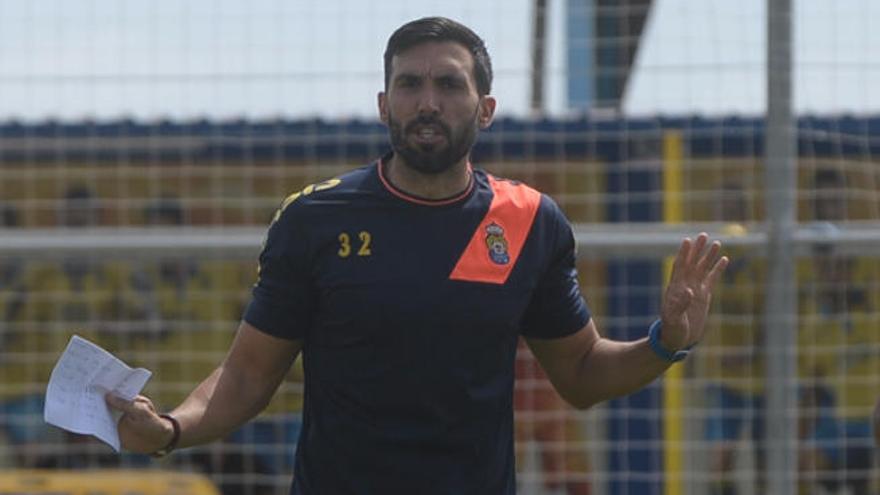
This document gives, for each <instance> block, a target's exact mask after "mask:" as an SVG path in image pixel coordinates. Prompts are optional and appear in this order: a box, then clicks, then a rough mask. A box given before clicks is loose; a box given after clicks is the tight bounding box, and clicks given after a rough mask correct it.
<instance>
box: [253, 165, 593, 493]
mask: <svg viewBox="0 0 880 495" xmlns="http://www.w3.org/2000/svg"><path fill="white" fill-rule="evenodd" d="M389 156H390V155H389ZM382 164H383V162H382V161H378V162H376V163H374V164H372V165H369V166H366V167H363V168H360V169H357V170H354V171H352V172H349V173H347V174H345V175H343V176H341V177H339V178H337V179H331V180H328V181H325V182H322V183H319V184H315V185H313V186H309V187H307V188H306V189H304V190H303V191H302V192H301V193H298V194H295V195H292V196H290V197H289V198H288V199H287V200H285V202H284V204H283V205H282V207H281V209H280V210H279V213H278V215H276V218H275V220H274V221H273V223H272V225H271V226H270V228H269V232H268V236H267V239H266V243H265V246H264V248H263V252H262V254H261V255H260V276H259V280H258V282H257V284H256V285H255V287H254V290H253V299H252V301H251V303H250V304H249V306H248V308H247V309H246V311H245V315H244V319H245V321H247V322H248V323H250V324H251V325H253V326H254V327H256V328H258V329H260V330H261V331H263V332H266V333H268V334H271V335H273V336H276V337H280V338H284V339H293V340H300V341H302V343H303V352H302V354H303V367H304V370H305V398H304V405H303V409H304V410H303V426H302V431H301V433H300V438H299V442H298V445H297V451H296V461H295V466H294V476H293V478H294V480H293V486H292V488H291V493H292V494H305V495H315V494H318V495H325V494H398V493H401V494H415V493H418V494H450V495H451V494H455V495H463V494H479V495H495V494H498V495H505V494H513V493H514V492H515V490H516V486H515V463H514V455H513V437H514V436H513V381H514V359H515V355H516V345H517V337H518V336H520V335H522V336H525V337H529V338H548V339H549V338H558V337H563V336H567V335H570V334H572V333H574V332H576V331H577V330H580V329H581V328H582V327H583V326H584V325H586V323H587V322H588V321H589V318H590V314H589V311H588V309H587V306H586V303H585V302H584V300H583V298H582V297H581V293H580V289H579V287H578V282H577V273H576V271H575V267H574V261H575V246H574V236H573V234H572V231H571V227H570V225H569V223H568V222H567V220H566V219H565V217H564V215H563V214H562V212H561V211H560V210H559V208H558V207H557V205H556V204H555V203H554V202H553V201H552V200H551V199H550V198H549V197H547V196H546V195H543V194H540V193H538V192H537V191H535V190H534V189H531V188H529V187H527V186H526V185H523V184H521V183H518V182H513V181H507V180H503V179H498V178H495V177H493V176H492V175H490V174H487V173H485V172H483V171H481V170H473V172H472V179H471V182H470V185H469V187H468V188H467V190H466V191H465V192H464V193H462V194H461V195H459V196H457V197H454V198H449V199H447V200H425V199H420V198H416V197H413V196H410V195H407V194H406V193H404V192H402V191H400V190H397V189H396V188H394V186H393V185H391V184H390V183H389V182H388V181H387V180H386V179H385V178H384V176H383V173H382V167H383V165H382Z"/></svg>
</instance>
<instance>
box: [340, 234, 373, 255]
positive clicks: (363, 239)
mask: <svg viewBox="0 0 880 495" xmlns="http://www.w3.org/2000/svg"><path fill="white" fill-rule="evenodd" d="M337 239H338V240H339V250H338V251H337V252H336V253H337V254H338V255H339V257H340V258H348V257H349V256H351V255H352V253H355V254H356V255H357V256H370V255H371V254H373V253H372V251H371V250H370V243H371V242H372V236H371V235H370V233H369V232H367V231H365V230H362V231H360V232H358V234H357V239H355V240H354V243H352V238H351V235H349V233H348V232H340V233H339V236H337Z"/></svg>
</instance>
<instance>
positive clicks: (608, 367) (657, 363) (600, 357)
mask: <svg viewBox="0 0 880 495" xmlns="http://www.w3.org/2000/svg"><path fill="white" fill-rule="evenodd" d="M670 364H671V363H669V362H668V361H665V360H663V359H661V358H660V357H659V356H657V354H655V353H654V351H653V350H652V349H651V347H650V346H649V345H648V339H646V338H644V339H640V340H637V341H633V342H619V341H614V340H609V339H605V338H602V339H599V340H598V341H596V343H595V344H594V345H593V346H592V348H591V349H590V351H589V352H588V353H587V354H585V355H584V357H583V358H582V360H581V366H580V369H579V371H578V374H579V377H578V380H577V382H578V383H580V384H581V386H580V387H579V390H578V393H577V395H578V396H577V397H576V398H573V400H572V402H573V403H574V405H575V406H577V407H583V408H586V407H589V406H591V405H594V404H597V403H599V402H603V401H606V400H609V399H613V398H615V397H620V396H622V395H627V394H630V393H633V392H635V391H637V390H639V389H641V388H642V387H644V386H645V385H647V384H649V383H651V382H652V381H654V379H656V378H657V377H658V376H660V375H661V374H662V373H663V372H664V371H666V369H668V368H669V365H670Z"/></svg>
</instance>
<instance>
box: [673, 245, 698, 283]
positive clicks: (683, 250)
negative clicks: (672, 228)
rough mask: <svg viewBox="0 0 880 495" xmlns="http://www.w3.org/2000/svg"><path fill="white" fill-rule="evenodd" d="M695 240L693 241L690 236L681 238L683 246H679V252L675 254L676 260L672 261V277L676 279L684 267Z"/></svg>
mask: <svg viewBox="0 0 880 495" xmlns="http://www.w3.org/2000/svg"><path fill="white" fill-rule="evenodd" d="M692 243H693V241H691V238H690V237H685V238H684V239H682V240H681V246H680V247H679V248H678V254H677V255H676V256H675V261H674V262H673V263H672V276H671V278H672V279H673V280H674V279H675V278H676V275H677V274H678V272H679V271H680V270H682V269H684V265H685V263H687V260H688V258H689V257H690V253H691V248H692V247H693V246H692Z"/></svg>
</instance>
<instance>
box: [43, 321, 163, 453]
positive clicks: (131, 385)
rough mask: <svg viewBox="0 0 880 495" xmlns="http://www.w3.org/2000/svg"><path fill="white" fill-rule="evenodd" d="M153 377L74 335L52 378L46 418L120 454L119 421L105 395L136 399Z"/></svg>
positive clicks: (50, 379)
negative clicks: (89, 436)
mask: <svg viewBox="0 0 880 495" xmlns="http://www.w3.org/2000/svg"><path fill="white" fill-rule="evenodd" d="M150 376H152V373H150V371H149V370H146V369H143V368H135V369H132V368H130V367H129V366H128V365H126V364H125V363H123V362H122V361H120V360H119V359H118V358H117V357H116V356H114V355H113V354H110V353H109V352H107V351H105V350H104V349H102V348H100V347H98V346H97V345H95V344H93V343H91V342H89V341H88V340H86V339H84V338H82V337H79V336H78V335H74V336H73V337H72V338H71V339H70V342H69V343H68V344H67V349H65V350H64V353H63V354H62V355H61V358H60V359H59V360H58V363H56V364H55V368H54V369H53V370H52V375H51V376H50V377H49V385H48V387H47V388H46V406H45V409H44V410H43V418H44V419H45V420H46V422H47V423H49V424H52V425H55V426H58V427H60V428H64V429H65V430H68V431H72V432H74V433H81V434H84V435H94V436H95V437H97V438H98V439H100V440H102V441H104V442H106V443H107V444H108V445H110V446H111V447H113V448H114V449H115V450H116V451H117V452H119V448H120V445H119V431H118V430H117V429H116V422H117V420H118V419H119V418H118V415H116V414H114V412H112V411H111V410H110V408H109V407H108V406H107V403H106V402H105V401H104V396H105V395H106V394H107V393H108V392H112V393H113V394H115V395H118V396H119V397H123V398H125V399H128V400H131V399H134V398H135V396H137V394H138V393H140V391H141V389H143V388H144V385H146V384H147V381H148V380H149V379H150Z"/></svg>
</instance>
